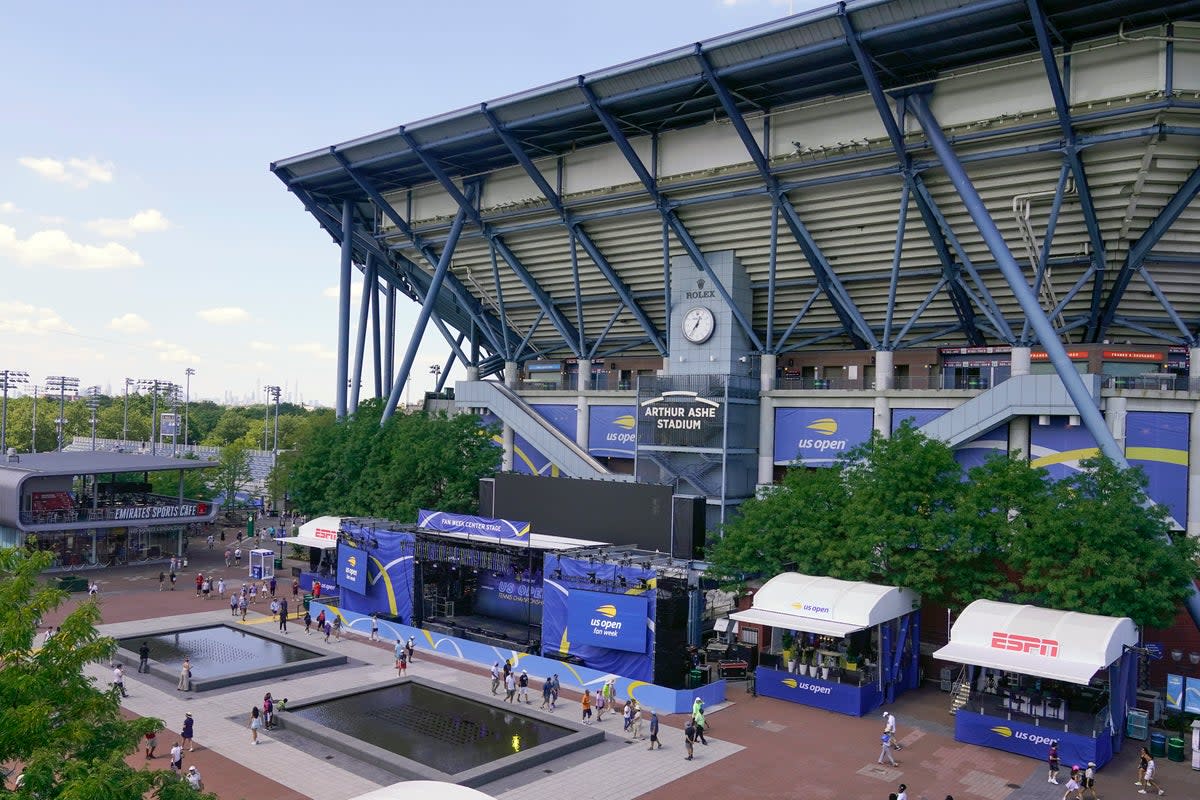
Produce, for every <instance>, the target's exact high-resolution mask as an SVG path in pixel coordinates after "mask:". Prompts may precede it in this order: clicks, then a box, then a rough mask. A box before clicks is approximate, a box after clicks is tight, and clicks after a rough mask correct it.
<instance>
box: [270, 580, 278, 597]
mask: <svg viewBox="0 0 1200 800" xmlns="http://www.w3.org/2000/svg"><path fill="white" fill-rule="evenodd" d="M268 585H269V586H270V589H271V597H274V596H275V589H276V587H277V586H278V584H277V583H276V582H275V576H274V575H272V576H271V582H270V584H268Z"/></svg>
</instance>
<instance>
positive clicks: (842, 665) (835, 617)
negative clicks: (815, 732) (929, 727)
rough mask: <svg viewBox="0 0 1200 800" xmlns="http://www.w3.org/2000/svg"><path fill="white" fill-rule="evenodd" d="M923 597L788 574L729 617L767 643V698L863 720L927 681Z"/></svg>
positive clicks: (759, 677) (762, 670) (759, 678)
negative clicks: (921, 663) (924, 673)
mask: <svg viewBox="0 0 1200 800" xmlns="http://www.w3.org/2000/svg"><path fill="white" fill-rule="evenodd" d="M920 608H921V598H920V595H918V594H916V593H915V592H912V591H910V590H908V589H902V588H900V587H898V586H881V585H878V584H873V583H864V582H861V581H843V580H837V579H835V578H826V577H816V576H812V575H802V574H800V573H797V572H786V573H783V574H782V575H776V576H775V577H774V578H771V579H770V580H768V581H767V582H766V583H764V584H763V585H762V587H761V588H760V589H758V591H757V592H755V594H754V598H753V601H752V605H751V607H750V608H749V609H746V610H743V611H737V612H734V613H733V614H730V615H729V617H730V619H732V620H733V621H734V622H736V623H737V624H738V626H739V635H740V636H742V638H743V640H745V638H746V635H745V634H746V632H747V629H753V630H754V632H755V635H754V637H753V638H755V639H756V640H757V641H758V642H759V643H760V653H761V655H760V656H759V665H758V667H757V669H756V670H755V683H756V686H757V691H758V693H759V694H760V695H765V696H767V697H775V698H778V699H780V700H788V701H790V702H793V703H800V704H803V705H807V706H813V707H815V708H824V709H826V710H828V711H834V712H837V713H839V714H848V715H850V716H856V717H861V716H863V715H864V714H867V713H870V712H871V711H873V710H875V709H876V708H878V707H879V706H881V705H883V704H884V703H885V702H887V703H890V702H893V701H894V700H895V699H896V697H897V696H899V695H900V694H902V693H903V692H906V691H908V690H910V689H916V688H917V686H918V685H919V683H920V666H919V663H918V661H919V655H920V646H919V638H918V634H919V631H920V624H921V620H920V617H921V611H920Z"/></svg>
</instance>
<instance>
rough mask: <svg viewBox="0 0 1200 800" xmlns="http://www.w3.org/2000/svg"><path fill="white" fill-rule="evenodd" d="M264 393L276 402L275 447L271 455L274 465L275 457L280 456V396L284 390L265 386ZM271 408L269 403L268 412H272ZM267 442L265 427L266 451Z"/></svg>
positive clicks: (264, 443) (264, 441)
mask: <svg viewBox="0 0 1200 800" xmlns="http://www.w3.org/2000/svg"><path fill="white" fill-rule="evenodd" d="M263 391H264V392H266V393H267V399H268V400H274V401H275V446H274V447H272V448H271V453H272V454H273V457H272V459H271V460H272V463H274V456H277V455H278V454H279V394H280V392H281V391H282V390H281V389H280V388H279V387H278V386H264V387H263ZM270 408H271V406H270V404H269V403H268V405H267V410H268V412H269V411H270ZM266 440H267V430H266V428H265V427H264V428H263V449H264V450H266V449H267V447H266Z"/></svg>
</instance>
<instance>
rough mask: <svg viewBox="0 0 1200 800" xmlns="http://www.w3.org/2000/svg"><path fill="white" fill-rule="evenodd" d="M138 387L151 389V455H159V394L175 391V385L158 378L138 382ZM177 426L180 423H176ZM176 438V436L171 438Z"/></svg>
mask: <svg viewBox="0 0 1200 800" xmlns="http://www.w3.org/2000/svg"><path fill="white" fill-rule="evenodd" d="M138 386H141V387H143V388H146V389H149V390H150V391H151V395H150V455H152V456H156V455H158V393H159V391H160V390H165V389H168V388H170V389H174V388H175V384H173V383H171V382H170V381H162V380H159V379H157V378H153V379H143V380H140V381H138ZM175 424H176V425H178V424H179V423H178V422H176V423H175ZM171 438H172V440H173V439H174V438H175V437H174V434H172V436H171Z"/></svg>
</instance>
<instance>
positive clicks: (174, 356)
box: [150, 339, 200, 364]
mask: <svg viewBox="0 0 1200 800" xmlns="http://www.w3.org/2000/svg"><path fill="white" fill-rule="evenodd" d="M150 346H151V347H153V348H154V349H155V350H157V351H158V360H159V361H170V362H172V363H175V364H199V363H200V357H199V356H197V355H196V354H195V353H193V352H191V351H190V350H188V349H187V348H186V347H184V346H183V345H179V344H175V343H174V342H166V341H163V340H162V339H155V340H154V341H153V342H151V343H150Z"/></svg>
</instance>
